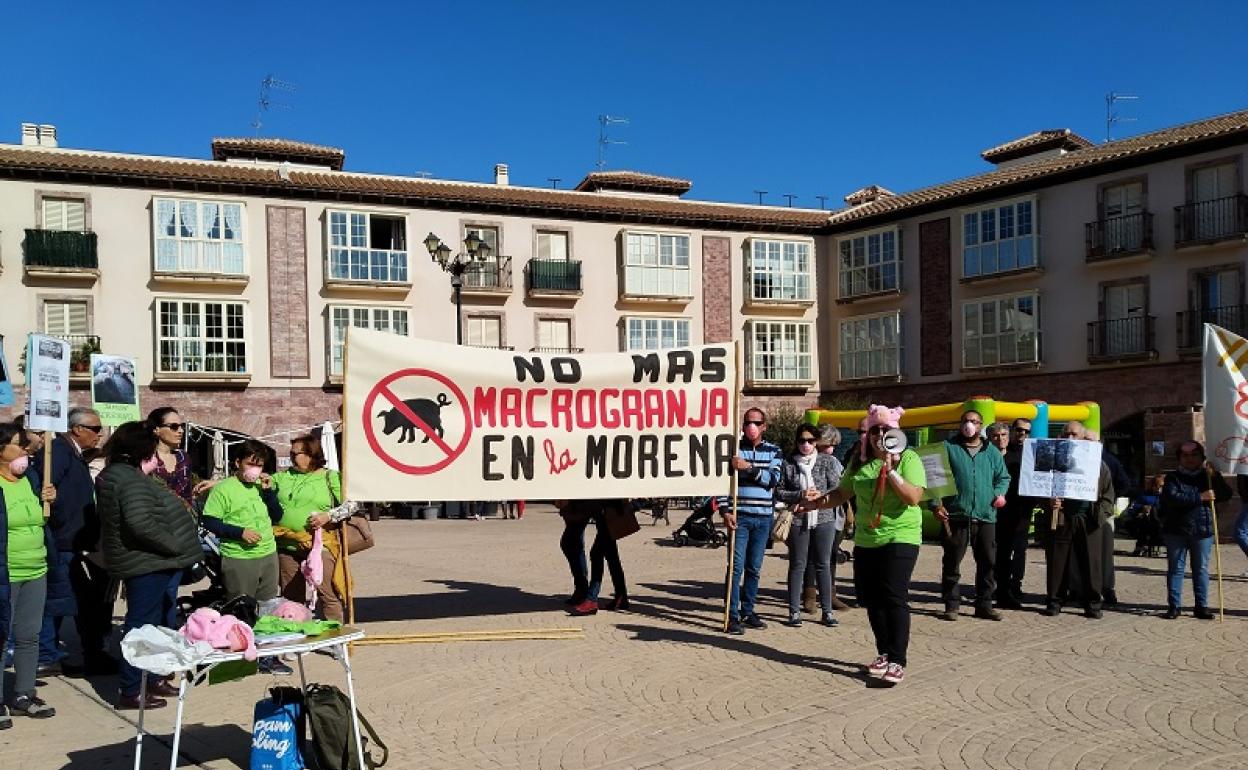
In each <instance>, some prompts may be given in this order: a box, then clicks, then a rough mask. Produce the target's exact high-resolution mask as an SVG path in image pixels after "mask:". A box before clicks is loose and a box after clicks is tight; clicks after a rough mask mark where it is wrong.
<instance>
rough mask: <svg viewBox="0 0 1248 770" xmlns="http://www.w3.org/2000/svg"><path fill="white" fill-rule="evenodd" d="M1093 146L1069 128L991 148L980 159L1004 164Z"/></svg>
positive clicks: (1048, 131) (1030, 135) (1023, 137)
mask: <svg viewBox="0 0 1248 770" xmlns="http://www.w3.org/2000/svg"><path fill="white" fill-rule="evenodd" d="M1091 146H1093V145H1092V142H1091V141H1089V140H1087V139H1084V138H1083V137H1082V136H1079V135H1078V134H1076V133H1075V132H1074V131H1071V130H1070V129H1069V128H1051V129H1047V130H1045V131H1036V132H1035V133H1033V134H1028V135H1027V136H1022V137H1019V138H1018V139H1014V140H1012V141H1009V142H1006V143H1005V144H999V145H997V146H996V147H989V148H988V149H986V150H984V151H983V152H981V153H980V154H979V157H981V158H983V159H984V160H986V161H988V162H989V163H1002V162H1004V161H1007V160H1013V159H1014V158H1021V157H1025V156H1027V155H1030V154H1033V153H1037V152H1044V151H1045V150H1050V149H1058V148H1061V149H1063V150H1071V151H1073V150H1081V149H1083V148H1085V147H1091Z"/></svg>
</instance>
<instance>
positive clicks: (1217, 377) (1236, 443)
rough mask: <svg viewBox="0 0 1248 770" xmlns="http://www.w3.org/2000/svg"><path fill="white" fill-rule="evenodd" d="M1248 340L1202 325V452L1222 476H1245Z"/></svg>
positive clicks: (1247, 460)
mask: <svg viewBox="0 0 1248 770" xmlns="http://www.w3.org/2000/svg"><path fill="white" fill-rule="evenodd" d="M1245 365H1248V339H1244V338H1243V337H1240V336H1239V335H1237V334H1231V333H1230V332H1228V331H1227V330H1226V329H1223V328H1222V327H1220V326H1214V325H1213V324H1205V355H1204V370H1205V377H1204V381H1205V383H1204V384H1205V393H1204V397H1205V451H1206V454H1208V456H1209V460H1210V462H1212V463H1213V467H1215V468H1217V469H1218V470H1219V471H1221V472H1222V473H1226V474H1238V473H1248V380H1245V379H1244V372H1243V368H1242V367H1244V366H1245Z"/></svg>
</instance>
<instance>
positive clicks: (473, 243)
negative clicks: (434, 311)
mask: <svg viewBox="0 0 1248 770" xmlns="http://www.w3.org/2000/svg"><path fill="white" fill-rule="evenodd" d="M425 248H426V249H428V250H429V256H430V257H431V258H432V259H433V261H434V262H436V263H437V264H438V266H439V267H441V268H442V269H443V270H444V271H445V272H448V273H450V274H451V287H452V288H454V289H455V344H456V345H462V344H464V321H463V313H462V312H461V306H460V300H459V295H460V291H461V290H462V289H463V287H464V273H465V272H467V271H468V268H469V266H470V265H472V264H473V263H474V262H484V261H485V260H487V259H489V258H490V245H489V244H488V243H486V242H485V241H483V240H481V239H480V238H478V237H477V236H476V235H471V234H470V235H469V236H468V237H467V238H465V239H464V251H463V252H461V253H459V254H456V255H455V256H454V257H452V256H451V247H450V246H447V245H446V244H445V243H443V242H442V239H441V238H439V237H438V236H436V235H434V234H433V233H429V234H428V235H426V236H425Z"/></svg>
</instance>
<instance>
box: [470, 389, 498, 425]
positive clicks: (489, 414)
mask: <svg viewBox="0 0 1248 770" xmlns="http://www.w3.org/2000/svg"><path fill="white" fill-rule="evenodd" d="M496 398H497V396H496V394H495V392H494V389H493V388H481V387H478V388H476V389H475V390H473V391H472V421H473V423H474V424H475V425H476V427H478V428H480V427H481V425H482V423H483V422H486V421H488V424H489V426H490V427H491V428H493V427H494V424H495V422H496V421H497V419H498V418H497V416H496V415H495V412H494V407H495V404H496V403H497V401H496Z"/></svg>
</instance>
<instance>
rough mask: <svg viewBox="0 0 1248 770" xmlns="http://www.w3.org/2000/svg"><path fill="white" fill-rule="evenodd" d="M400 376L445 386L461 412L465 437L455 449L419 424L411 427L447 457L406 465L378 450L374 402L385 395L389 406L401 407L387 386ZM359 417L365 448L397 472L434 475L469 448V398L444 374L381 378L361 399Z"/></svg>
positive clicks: (402, 372) (405, 372) (418, 371)
mask: <svg viewBox="0 0 1248 770" xmlns="http://www.w3.org/2000/svg"><path fill="white" fill-rule="evenodd" d="M403 377H428V378H429V379H432V380H436V381H437V382H439V383H441V384H442V385H444V386H446V389H447V390H449V391H450V392H451V393H452V394H453V395H454V397H455V402H457V403H458V404H459V407H460V408H461V409H463V410H464V435H463V438H461V439H460V440H459V443H458V444H456V445H455V446H454V447H450V446H448V445H447V444H446V443H445V442H443V441H442V440H441V439H439V438H438V437H437V435H430V434H429V433H427V432H426V431H425V430H424V429H423V428H421V427H420V426H419V425H414V427H415V428H416V430H418V431H420V432H422V433H425V435H427V436H429V438H431V439H432V440H433V441H434V442H435V443H437V444H438V445H439V447H440V448H442V449H443V451H444V452H445V453H446V457H444V458H443V459H441V460H439V461H438V462H436V463H434V464H433V465H408V464H407V463H403V462H400V461H398V460H396V459H395V458H393V457H391V456H390V455H389V454H388V453H387V452H386V450H385V449H383V448H382V447H381V443H380V442H378V441H377V433H376V430H375V429H374V428H373V419H374V418H373V405H374V404H375V403H376V401H377V397H378V396H384V398H385V400H386V401H388V402H390V405H391V407H393V408H398V407H399V404H402V403H403V402H402V400H401V399H399V398H398V397H397V396H395V394H394V392H393V391H392V390H390V385H391V383H393V382H394V381H395V380H398V379H401V378H403ZM361 417H362V419H363V421H364V437H365V438H367V439H368V445H369V446H370V447H372V450H373V453H374V454H376V455H377V456H378V457H379V458H381V461H382V462H384V463H385V464H386V465H389V466H390V467H391V468H394V469H395V470H396V471H401V472H402V473H409V474H412V475H424V474H428V473H437V472H438V471H440V470H442V469H443V468H445V467H446V466H448V465H450V464H451V463H452V462H454V461H455V458H457V457H459V456H460V455H461V454H463V453H464V449H465V448H466V447H467V446H468V439H469V437H470V436H471V435H472V418H471V416H470V413H469V410H468V399H467V398H466V397H465V396H464V392H463V391H462V390H460V389H459V386H458V385H456V384H455V383H453V382H451V380H450V379H448V378H447V377H446V376H445V375H442V374H439V373H438V372H432V371H429V370H428V369H401V370H399V371H397V372H395V373H394V374H391V375H388V376H386V377H384V378H382V380H381V381H380V382H378V383H377V384H376V385H374V386H373V389H372V390H371V391H369V393H368V397H367V398H365V399H364V414H363V415H362V416H361ZM408 419H409V421H410V419H411V418H410V417H409V418H408Z"/></svg>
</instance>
